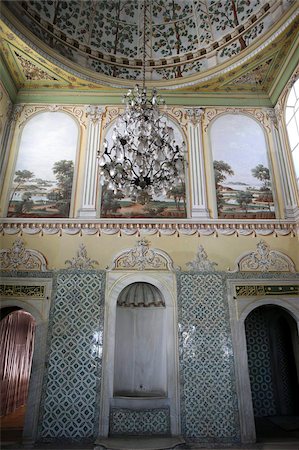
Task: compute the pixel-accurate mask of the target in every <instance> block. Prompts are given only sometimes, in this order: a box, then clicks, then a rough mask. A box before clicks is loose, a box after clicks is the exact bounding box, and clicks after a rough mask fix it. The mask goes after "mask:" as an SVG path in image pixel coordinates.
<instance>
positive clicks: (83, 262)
mask: <svg viewBox="0 0 299 450" xmlns="http://www.w3.org/2000/svg"><path fill="white" fill-rule="evenodd" d="M65 264H66V265H67V266H68V269H94V264H99V263H98V261H96V260H94V259H90V258H88V256H87V250H86V247H85V245H84V244H80V245H79V249H78V250H77V253H76V255H75V256H73V258H72V259H67V260H66V261H65Z"/></svg>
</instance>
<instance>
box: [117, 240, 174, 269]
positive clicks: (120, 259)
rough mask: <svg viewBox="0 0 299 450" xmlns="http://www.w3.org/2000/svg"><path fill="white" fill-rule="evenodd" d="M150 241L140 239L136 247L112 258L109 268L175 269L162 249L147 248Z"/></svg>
mask: <svg viewBox="0 0 299 450" xmlns="http://www.w3.org/2000/svg"><path fill="white" fill-rule="evenodd" d="M149 245H150V242H149V241H148V240H147V239H141V240H139V241H138V242H137V245H136V247H133V248H130V249H127V250H124V251H122V252H121V253H120V254H118V255H117V256H116V257H115V258H114V259H113V263H112V266H111V269H114V270H175V269H176V268H175V267H174V265H173V261H172V259H171V258H170V256H169V255H167V253H165V252H163V251H162V250H159V249H156V248H153V249H150V248H149Z"/></svg>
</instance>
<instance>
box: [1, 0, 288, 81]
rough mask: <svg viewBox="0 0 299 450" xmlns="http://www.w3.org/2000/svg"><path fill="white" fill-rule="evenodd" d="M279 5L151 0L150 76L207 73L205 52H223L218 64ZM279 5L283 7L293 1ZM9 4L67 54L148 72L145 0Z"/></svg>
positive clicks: (259, 30) (118, 72)
mask: <svg viewBox="0 0 299 450" xmlns="http://www.w3.org/2000/svg"><path fill="white" fill-rule="evenodd" d="M270 3H271V2H270ZM272 3H273V4H272V5H271V4H270V6H269V5H268V3H266V2H264V1H263V0H151V1H148V14H147V21H146V30H145V35H146V43H147V59H148V61H149V62H150V63H149V64H148V66H149V67H148V71H147V77H148V78H149V79H153V80H163V79H168V80H169V79H172V78H180V77H184V76H189V75H192V74H194V73H198V72H201V71H204V70H206V69H208V68H209V67H210V65H208V58H206V56H205V55H207V54H208V53H209V52H210V51H211V52H215V51H216V53H217V59H218V62H222V61H225V60H227V59H229V58H231V57H232V56H234V55H237V54H238V53H240V52H241V51H242V50H244V49H246V48H247V47H248V46H250V45H251V44H252V43H253V42H255V41H256V40H257V39H259V37H260V36H261V35H262V34H264V33H265V32H266V31H267V30H268V29H269V28H271V26H273V25H274V23H275V21H274V19H273V17H274V14H272V12H271V11H272V7H273V8H274V9H276V6H275V3H276V0H273V2H272ZM279 3H280V6H281V13H283V12H284V11H285V10H287V8H289V7H290V6H291V5H292V3H293V1H292V0H281V1H280V2H279ZM5 4H6V5H7V7H8V8H9V9H10V10H11V11H12V12H13V13H14V14H15V15H16V16H18V17H19V19H20V20H21V21H22V22H23V23H24V24H25V25H26V26H27V27H29V28H30V30H32V32H33V33H35V35H37V36H38V37H39V38H40V39H41V40H42V41H44V42H46V43H47V44H48V45H49V46H50V47H51V48H53V49H54V50H55V51H56V52H58V53H60V54H61V55H62V56H64V57H66V58H67V59H70V60H71V61H74V62H77V63H78V64H80V65H84V66H85V67H87V68H89V69H92V70H94V71H96V72H99V73H102V74H104V75H108V76H113V77H119V78H125V79H130V78H133V79H138V78H139V79H140V78H141V76H142V71H141V69H140V59H141V58H142V48H143V47H142V45H143V36H144V29H143V28H144V23H143V4H144V2H143V1H141V0H140V1H136V0H85V1H82V0H68V1H62V0H55V1H51V0H42V1H41V0H38V1H37V0H27V1H22V2H21V1H14V2H10V1H7V2H5ZM276 14H277V13H276ZM84 54H85V55H84ZM87 54H88V57H86V56H87ZM108 55H109V56H108ZM209 64H210V63H209ZM132 66H134V67H132Z"/></svg>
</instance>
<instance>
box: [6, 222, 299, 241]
mask: <svg viewBox="0 0 299 450" xmlns="http://www.w3.org/2000/svg"><path fill="white" fill-rule="evenodd" d="M0 232H2V234H7V235H18V234H20V235H22V234H28V235H55V234H58V235H60V236H61V235H62V234H67V235H80V236H82V235H97V236H101V235H102V234H103V235H118V236H122V235H124V236H135V235H136V236H137V237H139V236H141V234H143V235H144V236H151V235H157V236H172V235H175V236H178V237H179V236H181V235H182V236H194V235H196V236H214V237H218V236H235V237H239V236H253V237H256V236H293V237H294V236H296V235H297V234H298V226H297V225H296V224H295V223H292V222H283V221H275V222H274V221H273V222H267V223H254V222H248V223H222V222H219V221H215V222H212V221H211V222H209V223H198V222H197V223H194V222H179V223H170V222H147V223H144V222H142V223H138V222H125V223H124V222H121V223H119V222H107V221H100V220H99V221H96V222H92V223H88V222H84V221H79V220H78V221H77V220H65V221H60V222H57V223H56V222H44V221H42V222H38V221H34V222H33V221H32V222H31V221H30V222H14V221H13V220H11V219H3V221H2V224H1V225H0Z"/></svg>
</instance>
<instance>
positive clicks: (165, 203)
mask: <svg viewBox="0 0 299 450" xmlns="http://www.w3.org/2000/svg"><path fill="white" fill-rule="evenodd" d="M163 118H164V119H165V120H164V122H165V123H166V124H168V126H170V127H172V128H173V130H174V139H175V140H176V142H177V143H178V144H179V145H181V144H182V142H185V143H186V142H187V139H186V135H185V132H184V130H183V129H182V127H181V126H180V125H179V123H178V122H177V121H176V120H175V119H174V118H172V117H171V116H170V115H169V114H166V113H164V114H163ZM115 128H116V129H117V130H121V131H124V126H123V124H122V123H120V124H119V123H118V119H117V118H116V119H115V120H113V121H111V123H109V125H108V126H107V127H106V130H105V133H104V136H103V140H102V145H103V142H104V139H106V140H107V142H108V146H109V148H110V147H111V144H112V142H113V134H114V129H115ZM184 169H185V170H184V174H185V176H184V178H185V179H184V180H183V182H182V183H181V182H179V181H178V183H177V185H174V186H173V187H172V190H171V191H170V190H169V191H168V192H164V193H161V194H159V195H153V196H152V197H149V196H148V195H147V194H146V193H144V192H141V193H140V194H139V195H138V196H131V197H130V196H126V194H125V192H124V191H118V192H117V193H114V192H113V191H112V190H111V189H109V187H108V185H107V184H104V185H101V175H100V172H101V169H99V195H98V199H99V209H100V217H103V218H126V219H136V218H161V219H169V218H185V217H187V210H188V192H187V190H186V187H187V186H188V182H187V179H188V174H187V161H186V162H185V168H184ZM102 183H103V182H102Z"/></svg>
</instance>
